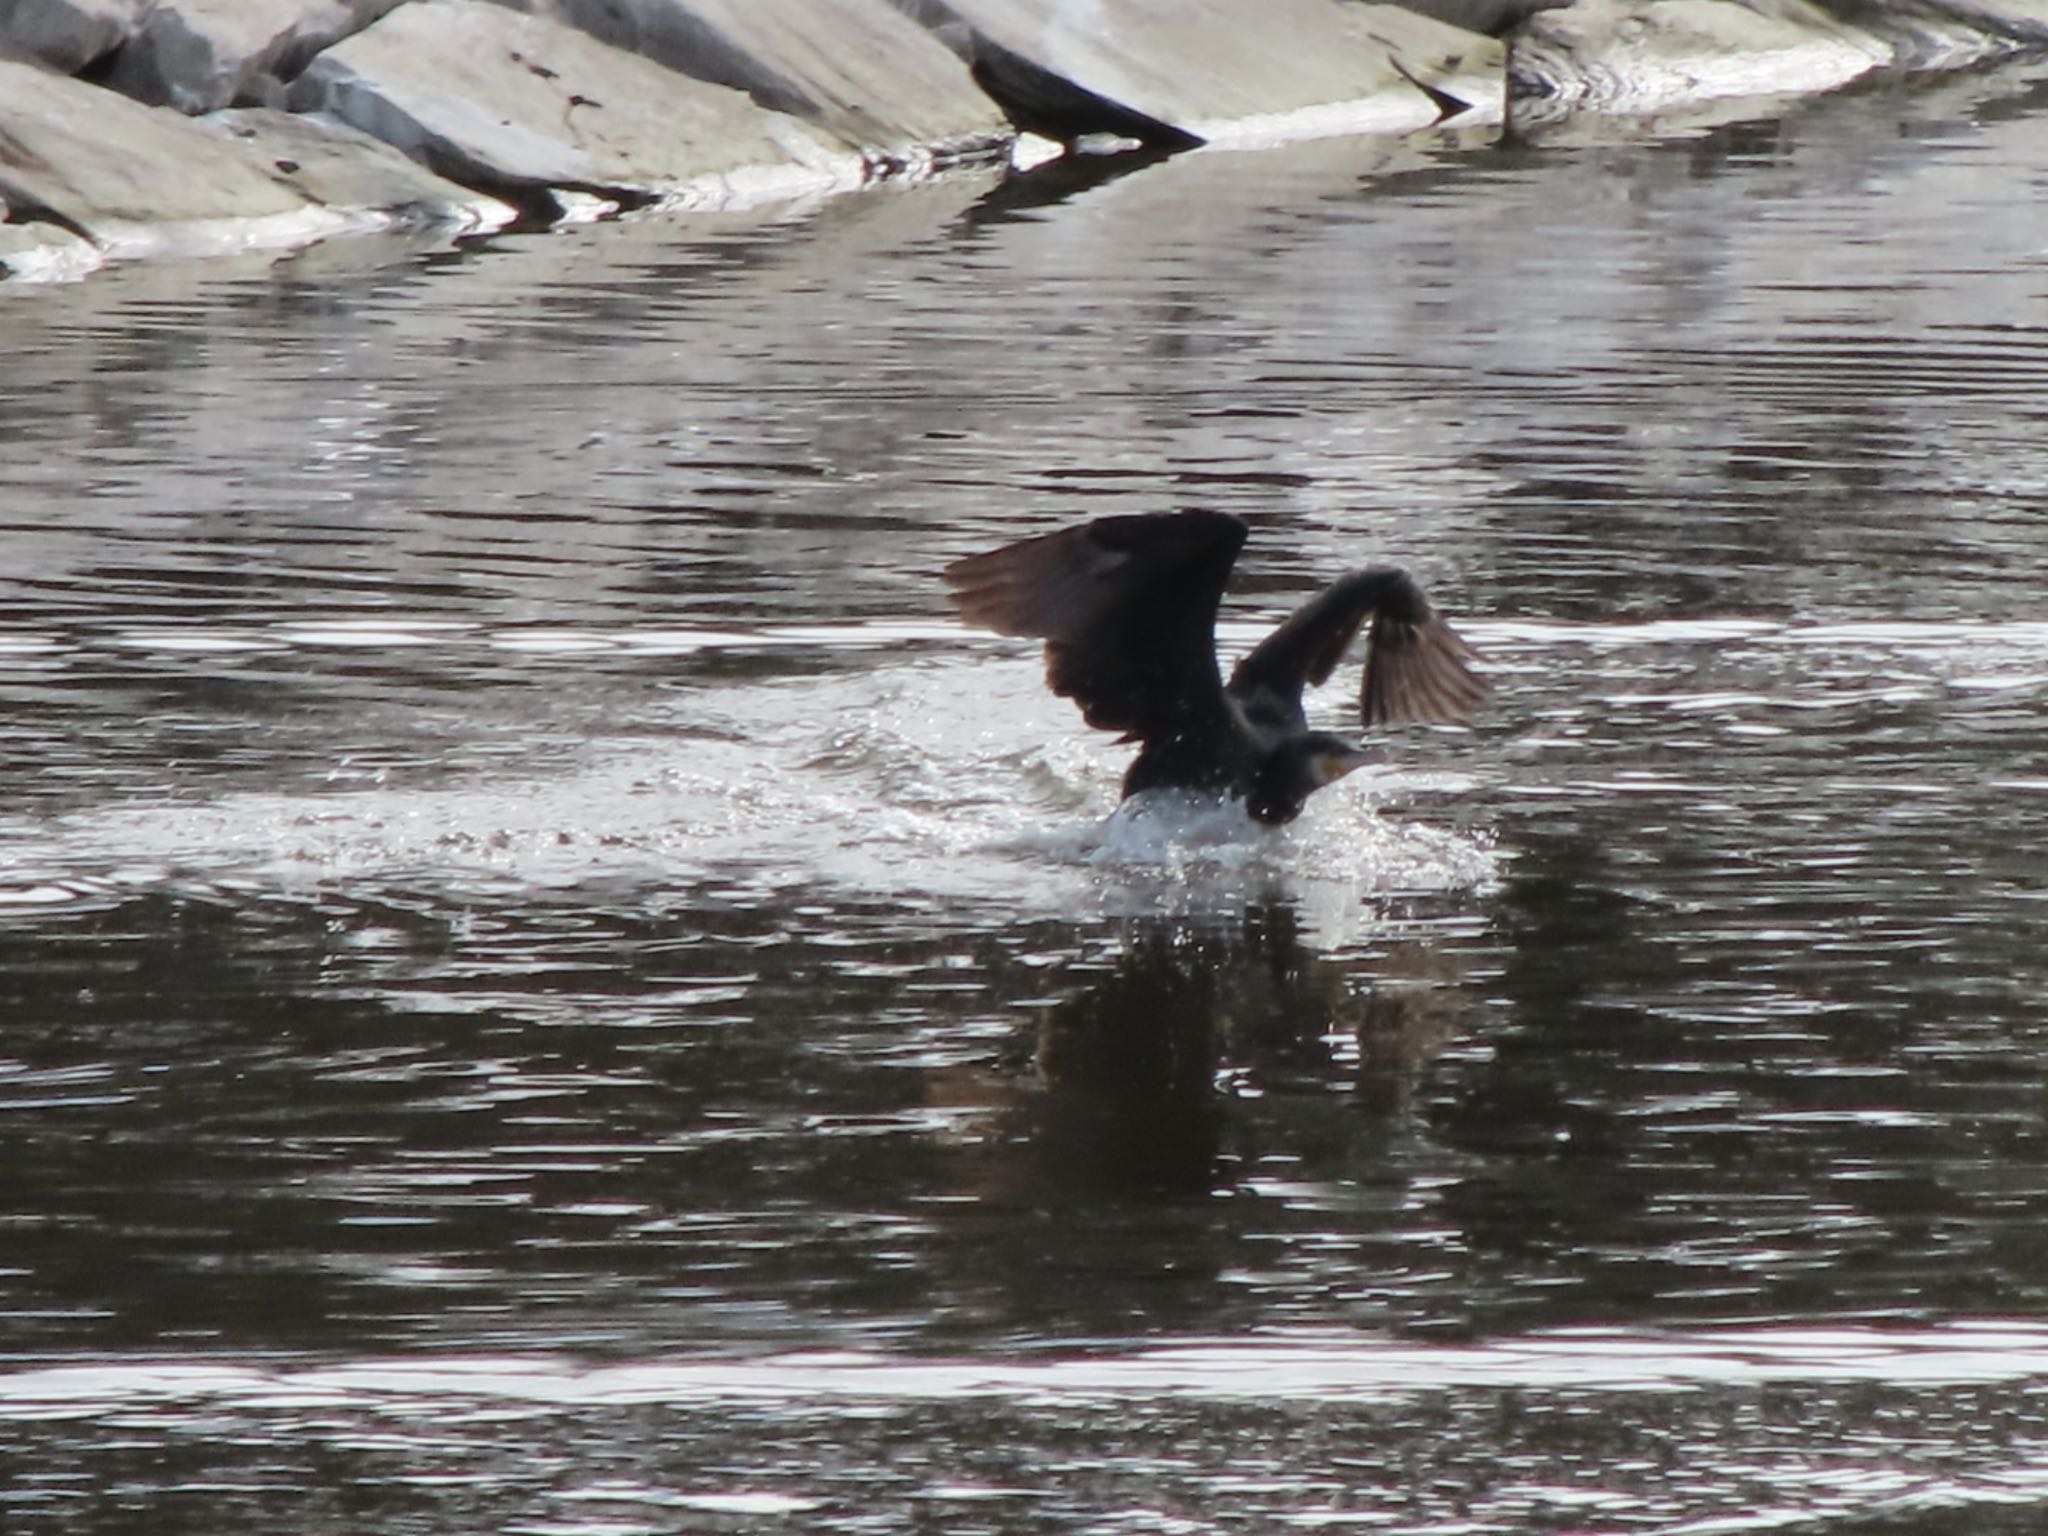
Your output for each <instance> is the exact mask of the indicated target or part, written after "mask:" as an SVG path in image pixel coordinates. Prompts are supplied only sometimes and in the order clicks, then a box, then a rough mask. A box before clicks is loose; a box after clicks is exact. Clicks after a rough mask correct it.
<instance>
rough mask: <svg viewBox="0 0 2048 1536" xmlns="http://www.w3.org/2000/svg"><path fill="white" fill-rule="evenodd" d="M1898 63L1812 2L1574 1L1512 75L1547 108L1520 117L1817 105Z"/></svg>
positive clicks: (1540, 18) (1536, 24) (1520, 43)
mask: <svg viewBox="0 0 2048 1536" xmlns="http://www.w3.org/2000/svg"><path fill="white" fill-rule="evenodd" d="M1891 60H1892V49H1891V47H1890V45H1888V44H1887V43H1885V42H1884V41H1882V40H1881V39H1879V38H1877V37H1875V36H1873V35H1872V34H1871V33H1868V32H1865V31H1863V30H1861V29H1859V28H1856V27H1851V26H1848V25H1846V24H1845V23H1843V22H1840V21H1838V20H1836V19H1835V18H1834V17H1832V16H1829V15H1828V14H1827V13H1826V12H1824V11H1822V10H1821V9H1820V8H1819V7H1817V6H1815V5H1811V4H1809V3H1807V0H1748V3H1743V4H1737V3H1733V0H1577V3H1576V4H1574V5H1572V6H1571V7H1570V8H1569V9H1567V10H1557V11H1546V12H1543V13H1542V14H1541V15H1537V16H1533V17H1531V18H1530V19H1529V21H1528V22H1526V23H1525V24H1524V25H1523V27H1522V28H1521V30H1520V32H1519V33H1518V34H1517V36H1516V39H1515V70H1516V73H1517V75H1518V77H1522V78H1525V79H1528V80H1532V81H1534V82H1535V83H1537V84H1538V85H1540V87H1541V94H1542V95H1544V96H1545V97H1547V102H1546V104H1545V105H1543V106H1541V107H1534V106H1531V107H1526V108H1525V107H1523V106H1522V105H1521V104H1519V103H1518V105H1517V109H1516V113H1515V117H1516V119H1517V121H1518V122H1519V120H1520V119H1521V118H1522V117H1523V116H1525V115H1542V116H1550V117H1554V116H1556V115H1557V114H1558V113H1560V112H1561V111H1566V110H1577V111H1596V112H1626V113H1631V114H1644V113H1654V112H1660V111H1664V110H1666V109H1669V108H1671V107H1672V106H1674V105H1682V104H1698V103H1702V102H1708V101H1713V100H1716V99H1719V98H1724V97H1777V96H1785V95H1793V94H1810V93H1812V92H1815V91H1825V90H1831V89H1833V88H1834V87H1836V86H1839V85H1844V84H1846V83H1847V82H1849V81H1850V80H1853V79H1855V78H1856V77H1857V76H1859V75H1862V74H1866V73H1868V72H1869V71H1870V70H1873V69H1876V68H1878V67H1879V66H1881V65H1884V64H1888V63H1890V62H1891Z"/></svg>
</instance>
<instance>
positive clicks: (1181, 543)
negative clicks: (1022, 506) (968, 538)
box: [944, 510, 1245, 741]
mask: <svg viewBox="0 0 2048 1536" xmlns="http://www.w3.org/2000/svg"><path fill="white" fill-rule="evenodd" d="M1244 538H1245V525H1244V524H1243V523H1242V522H1241V521H1239V520H1238V519H1237V518H1235V517H1232V516H1231V515H1230V514H1228V513H1226V512H1209V511H1201V510H1189V511H1185V512H1162V513H1154V514H1149V515H1143V516H1135V517H1105V518H1100V519H1098V520H1096V521H1095V522H1092V523H1086V524H1083V525H1082V526H1080V527H1077V528H1068V529H1064V530H1062V531H1061V532H1059V533H1048V534H1044V535H1041V536H1040V537H1038V538H1035V539H1025V540H1023V541H1022V542H1020V543H1016V544H1010V545H1007V546H1005V547H1004V548H1002V549H997V550H991V551H989V552H988V553H987V554H982V555H969V556H968V557H967V558H966V559H965V560H958V561H955V562H954V563H953V564H952V565H949V566H947V567H946V570H945V572H944V575H945V579H946V583H947V585H948V586H950V587H951V588H952V589H953V600H954V602H956V603H958V604H959V606H960V611H961V613H962V614H963V615H965V617H966V618H967V620H968V621H969V622H970V623H973V624H979V625H981V626H982V627H984V628H986V629H992V630H994V631H995V632H996V633H997V634H1000V635H1025V636H1030V637H1032V638H1034V639H1040V640H1043V641H1045V676H1046V682H1047V684H1048V685H1050V687H1051V688H1052V691H1053V692H1054V693H1057V694H1059V695H1061V696H1062V697H1064V698H1070V699H1072V700H1073V701H1074V702H1075V703H1077V704H1079V705H1080V706H1081V715H1082V718H1083V719H1085V720H1086V721H1087V722H1088V723H1089V724H1090V725H1092V726H1095V727H1097V728H1098V729H1101V730H1106V731H1121V732H1122V733H1123V734H1124V736H1125V737H1126V738H1127V739H1132V740H1139V741H1155V740H1166V739H1168V738H1170V737H1172V736H1173V735H1175V734H1176V733H1178V732H1181V731H1185V730H1188V729H1190V728H1197V729H1198V728H1200V727H1201V726H1202V725H1204V724H1205V723H1206V722H1208V721H1209V720H1211V719H1213V718H1215V717H1217V716H1219V715H1221V714H1223V713H1224V711H1225V708H1226V706H1225V701H1224V697H1223V681H1222V677H1221V675H1220V674H1219V673H1218V671H1217V668H1216V609H1217V607H1218V605H1219V604H1220V603H1221V602H1222V599H1223V586H1224V583H1225V582H1226V581H1228V580H1229V578H1230V567H1231V563H1232V562H1233V561H1235V560H1236V558H1237V552H1238V550H1239V549H1240V548H1242V547H1243V545H1244Z"/></svg>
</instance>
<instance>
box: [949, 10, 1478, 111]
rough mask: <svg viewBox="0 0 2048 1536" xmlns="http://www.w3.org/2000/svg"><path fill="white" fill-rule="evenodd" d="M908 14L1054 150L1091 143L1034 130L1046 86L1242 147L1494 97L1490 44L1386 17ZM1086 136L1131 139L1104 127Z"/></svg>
mask: <svg viewBox="0 0 2048 1536" xmlns="http://www.w3.org/2000/svg"><path fill="white" fill-rule="evenodd" d="M910 3H911V4H913V5H914V7H915V14H917V15H919V16H920V17H922V18H923V19H925V20H926V21H927V22H928V23H932V24H935V25H937V26H939V27H940V28H941V29H942V30H943V32H944V33H945V34H946V35H947V36H949V37H951V38H952V39H954V40H955V41H956V43H957V44H958V45H959V46H961V47H963V49H964V50H965V51H967V52H968V53H969V54H970V55H971V56H973V57H974V58H975V59H976V61H977V63H978V64H979V65H980V66H981V67H980V70H979V78H981V80H982V82H983V85H984V87H985V88H991V89H994V90H995V91H997V92H998V93H999V94H1000V93H1004V92H1005V87H1006V85H1008V84H1009V83H1011V82H1013V81H1016V82H1021V83H1023V84H1024V85H1025V87H1026V94H1025V96H1024V98H1023V99H1022V100H1021V101H1019V100H1018V99H1017V98H1016V97H1015V96H1014V95H1013V97H1012V102H1011V105H1012V107H1013V116H1017V115H1019V110H1018V109H1021V111H1022V113H1023V114H1024V117H1025V120H1026V123H1027V126H1031V127H1033V130H1034V131H1037V132H1041V133H1045V132H1047V130H1048V128H1050V129H1052V130H1054V131H1052V132H1051V133H1050V134H1049V136H1052V137H1061V138H1069V139H1071V138H1072V137H1074V136H1075V133H1077V132H1082V131H1092V129H1091V125H1090V124H1088V123H1087V122H1086V121H1085V120H1076V121H1074V122H1072V123H1070V124H1068V125H1067V126H1068V127H1069V128H1071V129H1073V130H1074V132H1060V131H1058V130H1059V128H1060V125H1059V124H1058V123H1039V124H1032V123H1030V122H1029V120H1028V119H1029V115H1030V114H1031V113H1033V112H1034V111H1037V110H1038V109H1040V108H1041V107H1045V106H1048V105H1053V104H1052V102H1051V97H1050V94H1049V92H1050V80H1048V79H1047V78H1046V77H1051V79H1052V80H1059V81H1065V82H1068V83H1070V84H1071V85H1073V86H1076V87H1078V88H1080V90H1081V91H1082V92H1084V93H1086V94H1087V95H1088V96H1092V97H1094V98H1097V99H1099V100H1101V101H1106V102H1109V103H1113V104H1115V105H1116V106H1118V107H1120V108H1122V109H1124V110H1125V111H1127V112H1128V113H1130V114H1133V115H1134V116H1135V118H1136V119H1137V120H1139V121H1141V122H1144V121H1149V122H1152V123H1157V124H1163V125H1166V126H1167V127H1169V128H1171V129H1174V130H1177V131H1179V132H1180V133H1183V134H1188V135H1193V136H1195V137H1197V138H1199V139H1202V140H1206V141H1210V142H1221V143H1239V144H1243V143H1257V142H1270V141H1274V140H1280V139H1290V138H1313V137H1317V136H1320V135H1324V134H1337V133H1361V132H1404V131H1408V130H1412V129H1415V128H1420V127H1426V126H1428V125H1429V124H1431V123H1434V122H1436V121H1437V120H1438V119H1439V118H1440V117H1441V116H1442V115H1443V112H1444V104H1443V102H1442V101H1441V100H1440V99H1433V98H1432V95H1431V94H1430V93H1431V92H1440V93H1441V95H1442V96H1447V97H1453V98H1456V100H1457V101H1458V102H1460V103H1463V104H1466V105H1469V106H1473V107H1476V108H1478V109H1479V110H1480V111H1482V112H1493V113H1497V112H1498V111H1499V110H1500V106H1501V98H1502V94H1503V82H1504V79H1505V60H1504V53H1503V50H1502V49H1501V46H1500V45H1499V44H1498V43H1496V42H1494V41H1492V40H1491V39H1488V38H1483V37H1479V36H1477V35H1475V34H1473V33H1470V32H1465V31H1461V30H1459V29H1457V28H1453V27H1448V26H1445V25H1444V24H1443V23H1441V22H1438V21H1434V20H1432V19H1430V18H1429V17H1426V16H1421V15H1418V14H1416V13H1415V12H1413V11H1409V10H1404V9H1402V8H1400V7H1399V6H1393V5H1359V4H1352V3H1345V0H1260V3H1259V4H1258V6H1257V7H1256V12H1255V14H1254V13H1253V12H1252V11H1250V10H1249V9H1248V8H1247V7H1246V6H1244V5H1242V4H1233V3H1231V0H1092V3H1090V4H1088V5H1086V6H1076V5H1073V4H1071V3H1064V0H910ZM1017 61H1022V62H1023V63H1024V64H1025V65H1028V66H1029V71H1030V72H1026V71H1022V70H1020V69H1019V68H1018V67H1017ZM1054 109H1055V110H1056V106H1055V107H1054ZM1093 126H1095V127H1099V128H1100V129H1101V130H1103V131H1108V132H1113V133H1114V132H1127V131H1129V125H1128V124H1119V123H1118V122H1116V121H1113V120H1112V121H1106V122H1104V123H1101V124H1099V125H1093ZM1137 136H1139V137H1144V136H1145V134H1144V132H1143V131H1142V129H1141V130H1140V131H1139V133H1138V134H1137Z"/></svg>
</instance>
